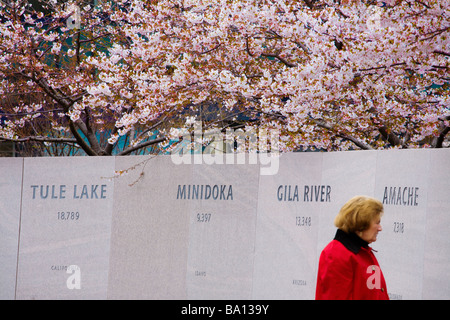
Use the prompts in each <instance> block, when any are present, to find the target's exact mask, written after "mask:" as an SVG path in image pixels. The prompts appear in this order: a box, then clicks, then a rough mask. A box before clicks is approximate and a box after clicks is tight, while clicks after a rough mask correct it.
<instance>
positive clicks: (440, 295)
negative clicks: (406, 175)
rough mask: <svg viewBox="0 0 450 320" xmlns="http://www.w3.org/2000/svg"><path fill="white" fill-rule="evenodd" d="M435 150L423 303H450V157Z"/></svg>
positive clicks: (429, 178)
mask: <svg viewBox="0 0 450 320" xmlns="http://www.w3.org/2000/svg"><path fill="white" fill-rule="evenodd" d="M448 151H449V150H445V149H441V150H432V152H431V153H430V170H429V174H428V193H427V196H428V198H427V200H428V201H427V203H428V207H427V228H426V237H425V249H424V266H423V272H424V275H423V296H422V298H423V299H445V300H448V299H450V290H449V288H450V273H449V272H448V268H449V266H450V214H449V212H450V196H449V193H450V170H449V169H450V154H449V152H448Z"/></svg>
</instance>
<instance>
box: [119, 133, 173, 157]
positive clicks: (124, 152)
mask: <svg viewBox="0 0 450 320" xmlns="http://www.w3.org/2000/svg"><path fill="white" fill-rule="evenodd" d="M164 140H166V137H162V138H157V139H154V140H150V141H146V142H143V143H141V144H138V145H137V146H134V147H128V148H126V149H125V150H123V151H122V152H119V153H118V154H117V155H118V156H125V155H128V154H130V153H131V152H133V151H136V150H139V149H142V148H145V147H148V146H151V145H154V144H157V143H160V142H163V141H164Z"/></svg>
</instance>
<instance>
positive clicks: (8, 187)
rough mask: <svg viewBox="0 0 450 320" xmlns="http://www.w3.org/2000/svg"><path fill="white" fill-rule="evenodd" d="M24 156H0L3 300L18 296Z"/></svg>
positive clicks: (0, 292) (0, 289)
mask: <svg viewBox="0 0 450 320" xmlns="http://www.w3.org/2000/svg"><path fill="white" fill-rule="evenodd" d="M22 166H23V159H18V158H0V300H6V299H8V300H10V299H14V298H15V287H16V272H17V250H18V248H19V243H18V242H19V222H20V202H21V195H22Z"/></svg>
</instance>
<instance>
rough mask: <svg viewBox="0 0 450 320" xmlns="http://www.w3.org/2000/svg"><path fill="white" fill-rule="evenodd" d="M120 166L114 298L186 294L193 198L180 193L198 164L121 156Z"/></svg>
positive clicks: (110, 293) (181, 296)
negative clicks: (179, 188)
mask: <svg viewBox="0 0 450 320" xmlns="http://www.w3.org/2000/svg"><path fill="white" fill-rule="evenodd" d="M116 170H117V171H121V170H122V171H124V170H126V172H124V173H123V174H122V175H121V176H120V177H118V178H116V179H115V194H114V199H115V201H114V216H113V223H112V238H111V258H110V271H109V289H108V298H110V299H186V264H187V252H188V240H189V237H188V232H189V215H190V211H189V207H190V201H182V200H181V199H177V194H178V186H185V185H189V184H191V183H192V170H193V168H192V165H185V164H180V165H175V164H173V163H172V161H171V158H170V157H168V156H157V157H152V156H142V157H141V156H135V157H117V158H116ZM181 196H182V195H179V196H178V197H179V198H180V197H181ZM186 196H187V194H186Z"/></svg>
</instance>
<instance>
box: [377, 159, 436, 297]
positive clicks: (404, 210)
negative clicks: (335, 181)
mask: <svg viewBox="0 0 450 320" xmlns="http://www.w3.org/2000/svg"><path fill="white" fill-rule="evenodd" d="M429 157H430V152H429V150H386V151H383V152H378V155H377V172H376V183H375V197H376V198H378V199H380V200H381V201H382V202H383V205H384V215H383V217H382V219H381V225H382V226H383V231H382V232H381V233H380V234H379V236H378V240H377V241H376V243H374V245H373V246H372V247H373V248H374V249H376V250H378V253H377V258H378V262H379V263H380V266H381V269H382V270H383V274H384V276H385V278H386V282H387V289H388V293H389V295H390V297H391V299H421V298H422V278H423V264H424V244H425V227H426V220H427V219H426V214H427V196H428V191H427V189H428V170H429Z"/></svg>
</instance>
